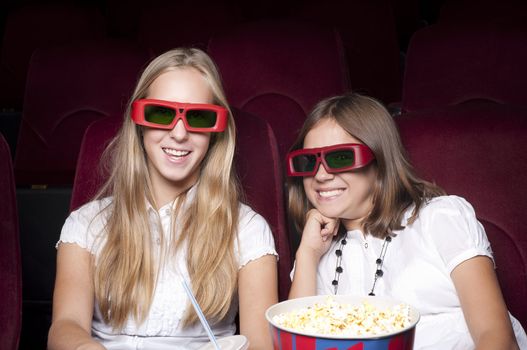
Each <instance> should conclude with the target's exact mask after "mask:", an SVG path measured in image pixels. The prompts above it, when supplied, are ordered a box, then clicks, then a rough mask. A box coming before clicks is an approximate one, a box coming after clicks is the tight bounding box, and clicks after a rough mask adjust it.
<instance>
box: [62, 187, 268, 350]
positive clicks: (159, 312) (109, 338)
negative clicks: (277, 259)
mask: <svg viewBox="0 0 527 350" xmlns="http://www.w3.org/2000/svg"><path fill="white" fill-rule="evenodd" d="M193 190H194V188H193V189H191V190H190V191H189V195H188V197H187V200H191V198H192V197H193V192H194V191H193ZM111 201H112V199H111V198H104V199H102V200H98V201H93V202H90V203H87V204H86V205H84V206H82V207H81V208H79V209H78V210H76V211H74V212H72V213H71V214H70V216H69V217H68V218H67V219H66V222H65V224H64V226H63V228H62V232H61V235H60V239H59V241H58V243H57V246H58V245H59V244H60V243H61V242H67V243H75V244H77V245H79V246H80V247H82V248H85V249H87V250H88V251H90V252H91V253H92V254H94V255H97V253H98V252H99V251H100V249H101V247H102V245H103V244H104V243H103V242H104V239H97V238H98V236H99V235H101V234H102V235H104V233H101V232H104V231H103V229H102V228H103V227H104V223H105V214H102V215H97V214H98V213H99V212H100V210H101V209H102V208H105V207H106V206H108V205H110V204H111ZM172 205H173V203H171V204H167V205H165V206H164V207H162V208H161V209H159V210H158V211H156V210H155V209H153V208H152V207H150V208H149V215H150V219H151V224H152V234H153V235H154V241H155V242H156V243H158V244H160V243H161V235H163V239H164V240H165V241H167V240H168V239H169V232H170V227H171V208H172ZM157 222H161V226H162V232H159V231H160V230H159V228H158V225H157V224H156V223H157ZM103 238H104V237H103ZM238 242H239V246H238V244H235V253H236V256H238V266H239V268H242V267H243V266H244V265H246V264H247V263H248V262H250V261H251V260H255V259H258V258H260V257H262V256H264V255H267V254H272V255H275V256H278V254H277V252H276V250H275V245H274V240H273V235H272V232H271V229H270V228H269V225H268V224H267V222H266V221H265V219H264V218H263V217H262V216H261V215H259V214H257V213H256V212H255V211H253V210H252V209H251V208H250V207H248V206H247V205H244V204H240V218H239V223H238ZM185 261H186V253H181V254H177V255H176V256H175V257H174V259H173V261H172V262H170V263H167V264H165V267H164V268H163V270H162V271H161V273H160V276H159V279H158V283H157V286H156V289H155V292H154V298H153V302H152V305H151V308H150V311H149V314H148V317H147V319H146V321H145V322H143V323H142V324H136V323H135V322H134V320H133V319H129V320H128V321H127V322H126V324H125V327H124V328H123V329H122V330H121V331H118V332H115V331H113V330H112V328H111V327H110V326H109V325H107V324H105V323H104V321H103V319H102V317H101V313H100V311H99V308H98V306H97V301H95V309H94V315H93V321H92V336H93V337H94V338H96V339H97V340H99V341H100V342H101V343H102V344H103V345H104V346H105V347H106V348H107V349H120V350H126V349H159V350H162V349H171V350H177V349H198V348H199V347H201V346H203V345H204V344H206V343H207V342H208V341H209V339H208V336H207V333H206V332H205V330H204V329H203V327H202V325H201V324H200V323H199V322H197V323H196V324H195V325H193V326H191V327H186V328H183V327H182V325H181V322H182V318H183V315H184V314H185V312H186V309H187V307H191V306H189V301H188V298H187V295H186V293H185V291H184V289H183V286H182V285H181V280H180V278H179V276H178V271H179V273H181V275H182V276H183V278H185V279H186V280H187V281H189V276H188V272H187V269H186V263H185ZM218 297H221V296H218ZM237 311H238V298H237V297H235V298H234V299H233V303H232V304H231V307H230V311H229V313H228V315H227V316H226V317H225V319H224V320H222V321H220V322H218V323H216V324H214V325H211V328H212V330H213V332H214V333H215V335H216V336H217V337H222V336H228V335H232V334H234V332H235V329H236V327H235V316H236V314H237Z"/></svg>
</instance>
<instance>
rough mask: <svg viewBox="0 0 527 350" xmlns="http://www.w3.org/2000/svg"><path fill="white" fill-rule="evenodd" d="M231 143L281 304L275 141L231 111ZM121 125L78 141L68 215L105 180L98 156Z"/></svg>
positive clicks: (100, 124)
mask: <svg viewBox="0 0 527 350" xmlns="http://www.w3.org/2000/svg"><path fill="white" fill-rule="evenodd" d="M234 116H235V122H236V128H237V143H236V155H235V164H236V169H237V173H238V176H239V178H240V180H241V184H242V186H243V189H244V192H245V196H246V202H247V204H249V205H250V206H251V207H252V208H253V209H254V210H256V211H257V212H258V213H260V214H261V215H262V216H263V217H264V218H265V219H266V220H267V222H268V223H269V225H270V227H271V229H272V231H273V235H274V239H275V245H276V249H277V252H278V254H279V256H280V259H279V262H278V268H279V271H278V274H279V287H280V289H279V291H280V298H281V299H286V298H287V295H288V293H289V287H290V284H291V280H290V277H289V273H290V271H291V267H292V265H291V251H290V240H289V236H288V233H287V228H286V218H285V206H284V205H285V203H284V192H283V179H282V169H281V166H282V165H281V164H282V162H281V158H280V156H279V154H278V148H277V144H276V138H275V137H274V134H273V131H272V129H271V127H270V126H269V124H268V123H267V122H266V121H265V120H264V119H261V118H258V117H256V116H254V115H251V114H249V113H247V112H244V111H241V110H236V109H235V110H234ZM120 124H121V121H120V120H118V119H117V118H107V119H103V120H98V121H96V122H94V123H92V124H91V125H90V127H89V128H88V129H87V130H86V133H85V135H84V138H83V141H82V146H81V151H80V154H79V160H78V164H77V173H76V176H75V182H74V185H73V193H72V198H71V209H72V210H73V209H76V208H78V207H79V206H81V205H82V204H84V203H86V202H87V201H89V200H90V198H92V197H93V195H94V194H95V193H96V192H97V189H98V188H100V186H101V184H102V182H103V181H104V180H105V179H106V178H107V175H108V169H107V168H105V167H104V165H101V164H99V161H100V159H101V153H102V152H103V150H104V149H105V147H106V146H107V145H108V143H109V142H110V140H111V139H112V138H113V136H115V134H116V132H117V130H118V128H119V127H120Z"/></svg>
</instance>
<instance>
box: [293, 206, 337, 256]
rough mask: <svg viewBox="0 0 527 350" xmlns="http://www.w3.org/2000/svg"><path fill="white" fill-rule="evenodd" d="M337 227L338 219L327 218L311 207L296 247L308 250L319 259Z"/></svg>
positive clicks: (329, 243) (325, 250)
mask: <svg viewBox="0 0 527 350" xmlns="http://www.w3.org/2000/svg"><path fill="white" fill-rule="evenodd" d="M338 229H339V220H338V219H334V218H328V217H326V216H324V215H322V214H321V213H320V212H319V211H318V210H316V209H311V210H310V211H309V212H308V213H307V218H306V224H305V226H304V231H303V232H302V240H301V242H300V246H299V248H298V249H299V250H301V251H304V252H310V253H311V254H314V256H315V257H316V258H317V259H320V257H321V256H322V255H324V254H325V253H326V252H327V251H328V249H329V247H330V245H331V241H332V239H333V237H334V236H335V235H336V234H337V232H338Z"/></svg>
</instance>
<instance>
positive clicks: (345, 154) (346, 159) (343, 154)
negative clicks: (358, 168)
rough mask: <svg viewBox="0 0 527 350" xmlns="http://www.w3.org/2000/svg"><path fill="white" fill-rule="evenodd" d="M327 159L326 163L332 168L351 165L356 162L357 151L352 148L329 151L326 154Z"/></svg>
mask: <svg viewBox="0 0 527 350" xmlns="http://www.w3.org/2000/svg"><path fill="white" fill-rule="evenodd" d="M325 160H326V164H327V165H328V166H329V167H330V168H332V169H342V168H346V167H350V166H353V164H354V163H355V152H353V151H352V150H341V151H334V152H329V153H327V154H326V157H325Z"/></svg>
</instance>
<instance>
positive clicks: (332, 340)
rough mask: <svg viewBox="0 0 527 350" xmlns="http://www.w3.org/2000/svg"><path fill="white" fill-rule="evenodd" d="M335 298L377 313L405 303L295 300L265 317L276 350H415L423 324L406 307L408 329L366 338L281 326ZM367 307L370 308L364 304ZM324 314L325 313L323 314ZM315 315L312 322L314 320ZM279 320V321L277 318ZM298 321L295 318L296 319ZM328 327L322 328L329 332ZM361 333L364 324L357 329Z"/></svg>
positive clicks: (366, 299)
mask: <svg viewBox="0 0 527 350" xmlns="http://www.w3.org/2000/svg"><path fill="white" fill-rule="evenodd" d="M328 298H331V300H332V301H334V302H335V303H336V304H338V305H347V306H350V307H354V306H361V305H369V306H371V307H373V308H374V309H375V310H396V307H397V306H396V305H401V304H402V303H401V302H399V301H397V300H394V299H391V298H384V297H376V296H373V297H370V296H368V297H357V296H351V295H333V296H327V295H325V296H324V295H319V296H313V297H305V298H298V299H291V300H287V301H283V302H281V303H278V304H275V305H273V306H271V307H270V308H269V309H268V310H267V312H266V314H265V316H266V318H267V321H268V322H269V325H270V329H271V335H272V337H273V348H274V350H412V349H413V345H414V337H415V326H416V324H417V322H418V321H419V317H420V316H419V312H418V311H417V310H416V309H415V308H413V307H411V306H409V305H406V308H405V309H404V310H405V314H406V315H407V322H406V324H405V325H404V327H399V328H398V329H390V330H382V331H376V334H371V333H368V332H363V334H355V333H347V334H345V335H343V334H327V332H325V331H324V332H321V331H315V330H313V329H312V328H311V329H310V330H308V331H306V330H298V329H292V328H290V327H285V326H283V325H281V324H280V320H279V319H278V318H279V317H280V315H284V314H289V315H291V314H290V313H291V312H292V311H298V310H303V309H305V308H312V309H313V307H314V305H315V304H319V305H320V304H323V305H324V304H325V303H327V300H328ZM364 303H366V304H364ZM321 312H322V311H321ZM313 314H316V313H311V314H310V315H311V316H312V318H313V317H314V316H313ZM275 316H276V317H275ZM293 317H294V316H293ZM325 323H326V324H324V325H321V327H323V328H324V327H325V328H327V326H328V325H327V322H325ZM356 328H357V329H360V328H361V326H360V324H359V325H358V326H356Z"/></svg>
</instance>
